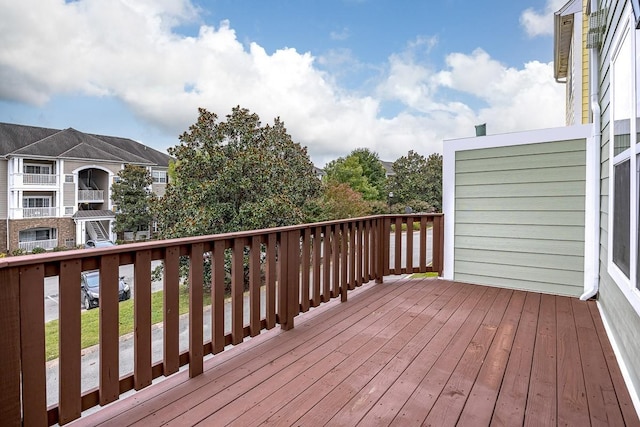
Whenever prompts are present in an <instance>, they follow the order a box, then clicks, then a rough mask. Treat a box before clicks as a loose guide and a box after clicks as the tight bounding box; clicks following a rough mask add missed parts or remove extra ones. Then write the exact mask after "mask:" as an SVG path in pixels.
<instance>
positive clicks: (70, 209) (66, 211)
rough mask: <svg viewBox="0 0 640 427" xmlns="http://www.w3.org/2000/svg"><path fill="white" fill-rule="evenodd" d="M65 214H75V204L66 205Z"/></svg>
mask: <svg viewBox="0 0 640 427" xmlns="http://www.w3.org/2000/svg"><path fill="white" fill-rule="evenodd" d="M64 214H65V215H73V206H65V207H64Z"/></svg>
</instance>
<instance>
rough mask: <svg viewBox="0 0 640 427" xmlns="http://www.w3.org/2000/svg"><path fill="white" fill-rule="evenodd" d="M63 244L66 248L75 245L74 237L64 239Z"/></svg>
mask: <svg viewBox="0 0 640 427" xmlns="http://www.w3.org/2000/svg"><path fill="white" fill-rule="evenodd" d="M64 246H65V247H67V248H73V247H75V246H76V239H64Z"/></svg>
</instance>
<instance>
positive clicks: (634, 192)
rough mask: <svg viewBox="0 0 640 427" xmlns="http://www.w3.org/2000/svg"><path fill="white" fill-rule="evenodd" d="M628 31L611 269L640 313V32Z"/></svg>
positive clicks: (614, 169) (623, 48)
mask: <svg viewBox="0 0 640 427" xmlns="http://www.w3.org/2000/svg"><path fill="white" fill-rule="evenodd" d="M621 27H622V28H624V31H622V32H621V36H620V38H619V40H618V42H617V44H615V45H614V51H613V55H612V59H611V70H610V74H611V101H610V106H609V108H610V114H611V116H610V118H611V124H610V151H609V158H610V170H609V172H610V174H609V177H610V178H609V185H610V191H609V195H610V197H609V248H610V249H609V256H610V258H609V268H608V272H609V274H610V276H611V277H612V278H613V279H614V280H615V282H616V283H617V284H618V286H619V287H620V288H621V289H622V290H623V291H624V293H625V295H627V297H628V298H629V300H630V301H631V302H632V304H633V305H634V307H636V310H637V311H638V312H639V313H640V292H638V290H640V268H638V267H639V266H640V238H639V237H638V230H640V218H639V217H640V215H639V213H640V212H639V211H640V205H639V203H640V190H639V189H640V172H639V171H640V169H639V167H640V135H639V133H638V131H639V130H640V118H639V115H640V30H636V29H635V25H633V26H632V20H631V19H628V21H627V25H626V26H625V25H621Z"/></svg>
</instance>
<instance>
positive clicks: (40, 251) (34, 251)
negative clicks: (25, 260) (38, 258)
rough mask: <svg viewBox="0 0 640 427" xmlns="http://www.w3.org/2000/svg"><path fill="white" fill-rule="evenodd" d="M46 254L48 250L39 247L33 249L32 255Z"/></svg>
mask: <svg viewBox="0 0 640 427" xmlns="http://www.w3.org/2000/svg"><path fill="white" fill-rule="evenodd" d="M45 252H47V250H46V249H45V248H41V247H39V246H36V247H35V248H33V249H32V250H31V253H32V254H43V253H45Z"/></svg>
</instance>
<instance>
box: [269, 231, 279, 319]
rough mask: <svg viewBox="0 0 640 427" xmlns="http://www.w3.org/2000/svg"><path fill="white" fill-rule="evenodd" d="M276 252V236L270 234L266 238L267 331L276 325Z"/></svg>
mask: <svg viewBox="0 0 640 427" xmlns="http://www.w3.org/2000/svg"><path fill="white" fill-rule="evenodd" d="M276 250H277V235H276V233H270V234H269V237H268V238H267V259H266V263H267V267H266V270H267V272H266V274H267V302H266V305H267V329H271V328H273V327H275V325H276V276H277V267H276Z"/></svg>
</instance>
